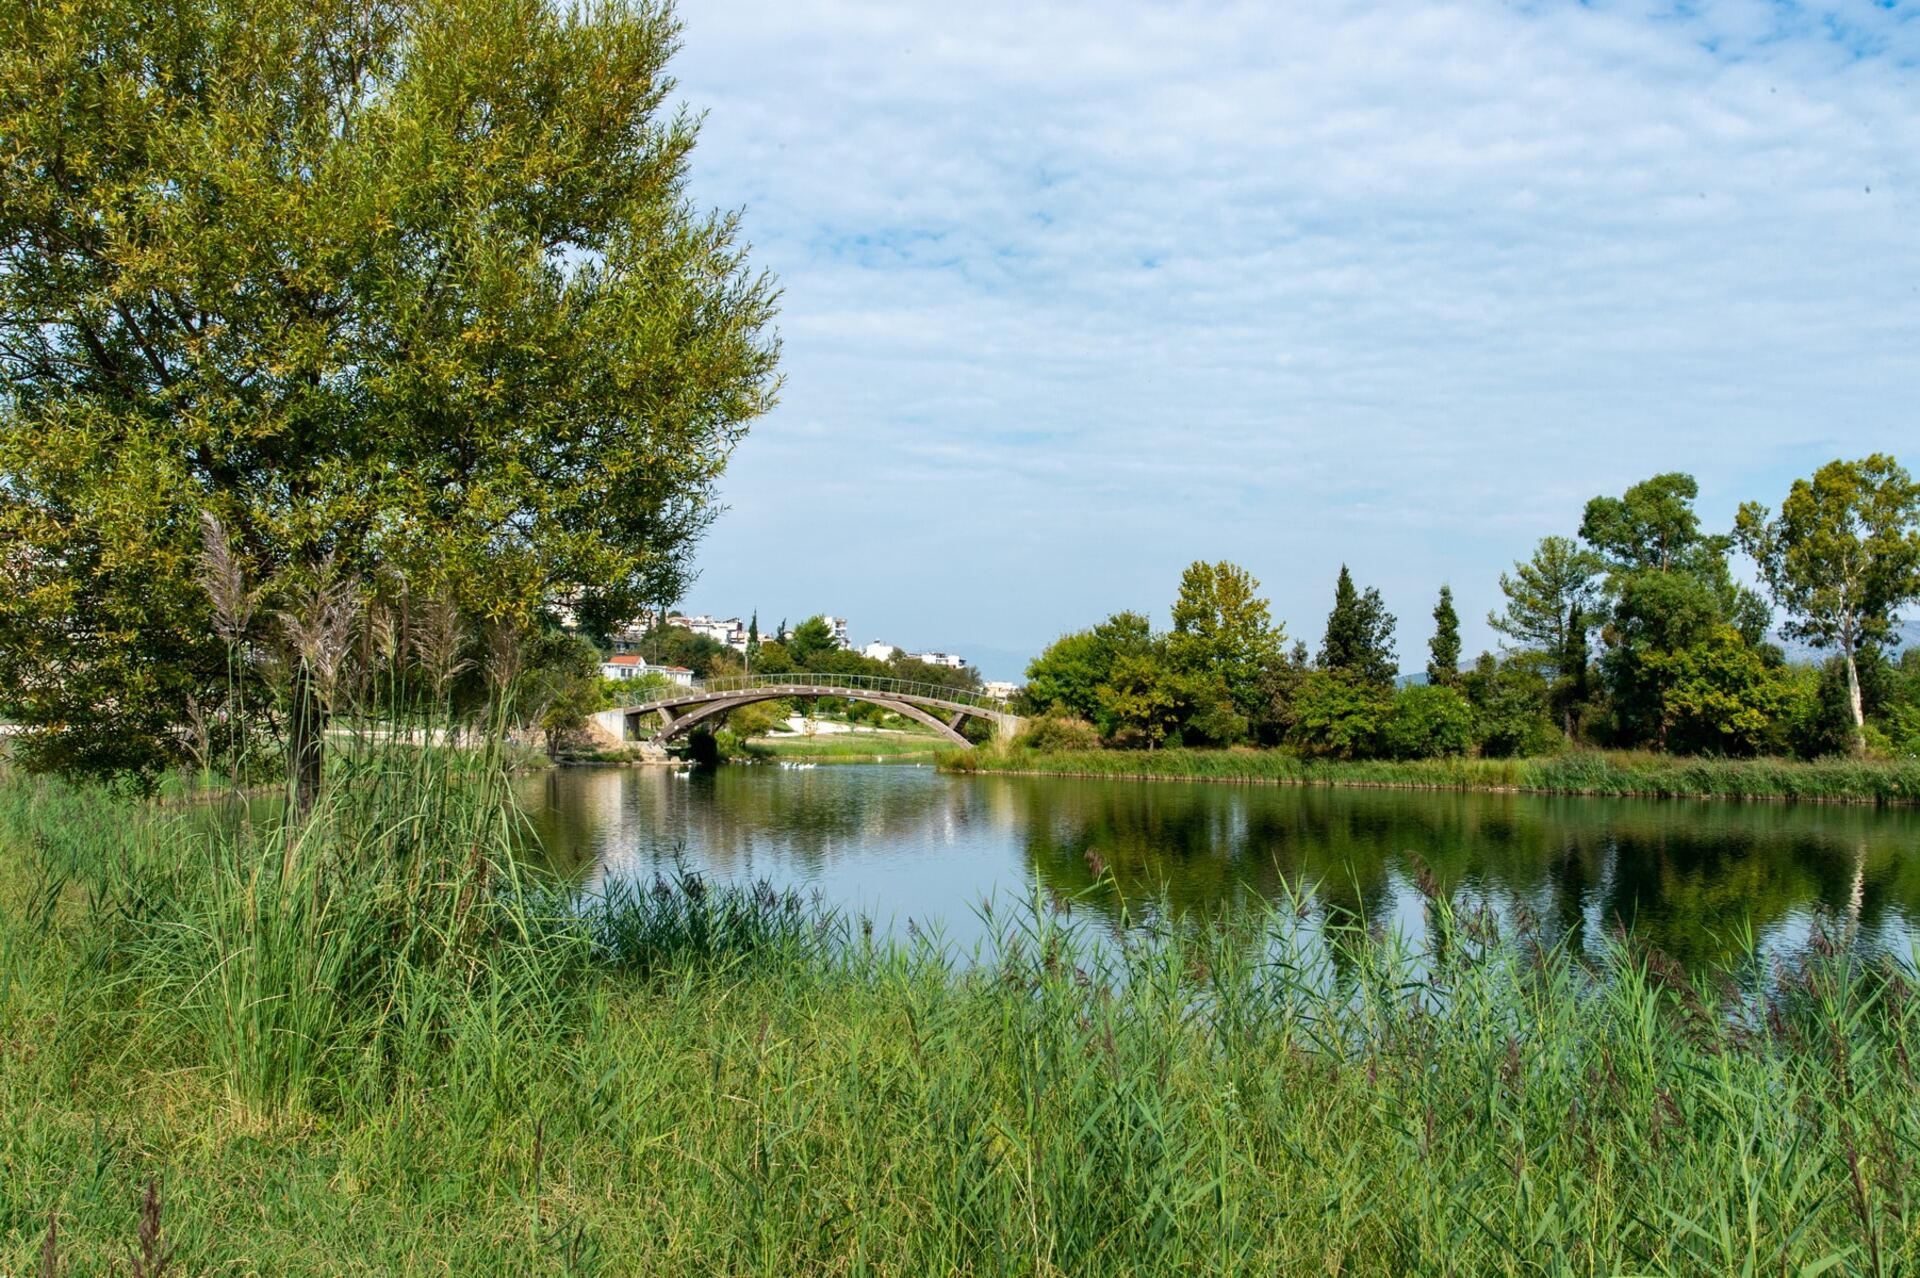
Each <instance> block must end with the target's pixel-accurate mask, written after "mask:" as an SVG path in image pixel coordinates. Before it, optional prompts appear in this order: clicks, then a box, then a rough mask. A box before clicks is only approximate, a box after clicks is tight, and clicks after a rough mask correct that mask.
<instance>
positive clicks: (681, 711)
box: [594, 674, 1022, 746]
mask: <svg viewBox="0 0 1920 1278" xmlns="http://www.w3.org/2000/svg"><path fill="white" fill-rule="evenodd" d="M817 697H841V698H844V699H845V700H847V701H865V702H867V703H868V704H870V705H876V706H882V707H884V708H886V709H888V710H891V711H893V712H894V713H895V714H897V715H901V716H902V717H904V718H908V719H912V720H914V721H915V722H918V723H924V724H926V725H927V726H928V727H929V728H932V729H933V730H934V731H935V732H936V733H938V734H940V735H941V736H942V737H945V738H946V739H947V740H948V741H951V742H952V743H953V744H955V745H962V746H970V745H972V744H973V743H972V742H971V741H969V740H967V739H966V737H964V736H962V735H961V734H960V725H961V724H962V723H964V722H965V721H966V720H967V719H970V718H972V719H985V720H986V721H988V722H989V723H991V724H992V725H993V728H994V733H995V734H996V735H998V736H1012V735H1013V734H1014V733H1015V732H1018V731H1019V730H1020V725H1021V722H1022V720H1021V719H1020V717H1019V716H1018V715H1016V714H1014V713H1013V712H1012V711H1011V710H1009V709H1008V708H1007V703H1006V702H1005V701H1002V700H1000V699H998V698H996V697H989V696H985V695H982V694H981V693H977V692H968V691H966V690H965V689H963V688H949V687H947V686H945V685H944V684H938V683H922V682H920V681H918V680H913V679H888V678H885V677H881V676H876V675H840V674H773V675H736V676H733V677H731V678H723V679H709V680H707V681H706V682H704V683H696V684H694V685H692V686H690V687H684V688H675V689H673V690H672V692H670V693H667V694H665V695H662V696H659V697H656V698H654V699H653V700H651V701H647V702H645V703H643V704H641V705H634V706H622V707H620V708H619V709H616V710H605V711H602V712H601V713H600V714H598V715H595V716H594V718H595V719H597V720H599V721H600V723H601V725H602V726H603V727H606V728H608V729H609V730H611V731H614V732H615V734H616V735H618V736H619V737H621V738H622V739H624V740H628V741H635V740H645V741H651V742H652V743H653V744H655V745H665V744H666V743H667V742H669V741H672V740H673V739H674V738H676V737H679V736H682V735H684V734H685V733H686V732H687V731H688V730H690V729H692V728H696V727H698V726H700V725H701V724H702V723H705V722H706V721H707V720H709V719H714V718H717V717H720V716H722V715H725V714H727V713H728V712H729V711H733V710H738V709H739V708H740V707H741V706H750V705H752V704H753V703H755V702H756V701H784V700H787V699H790V698H793V699H803V700H812V699H814V698H817Z"/></svg>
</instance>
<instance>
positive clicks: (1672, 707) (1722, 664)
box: [1649, 623, 1792, 754]
mask: <svg viewBox="0 0 1920 1278" xmlns="http://www.w3.org/2000/svg"><path fill="white" fill-rule="evenodd" d="M1649 661H1650V662H1651V663H1652V664H1653V665H1655V666H1656V667H1657V668H1659V670H1660V672H1661V673H1662V675H1663V676H1664V677H1663V678H1662V679H1661V686H1662V688H1663V694H1662V698H1661V705H1660V713H1661V729H1662V730H1661V739H1662V740H1663V741H1668V742H1671V743H1672V744H1673V745H1674V746H1675V747H1676V748H1679V749H1681V750H1691V751H1709V752H1712V753H1715V754H1757V753H1759V752H1760V751H1762V750H1765V749H1768V748H1769V747H1776V746H1778V745H1780V744H1783V736H1784V732H1783V729H1784V726H1785V725H1784V722H1783V718H1784V716H1783V715H1782V714H1781V711H1782V709H1783V708H1784V707H1785V705H1786V704H1787V700H1788V697H1789V696H1790V694H1791V691H1792V689H1791V685H1790V683H1789V681H1788V679H1787V677H1786V675H1785V673H1784V670H1783V668H1781V667H1778V666H1770V665H1769V664H1768V663H1767V662H1766V661H1765V660H1763V659H1762V657H1761V656H1760V654H1759V653H1757V652H1755V651H1754V649H1753V647H1752V645H1750V644H1748V643H1747V642H1746V640H1745V639H1743V638H1742V637H1741V635H1740V632H1739V631H1737V630H1735V629H1734V628H1733V627H1732V626H1730V625H1727V624H1725V623H1721V624H1719V625H1716V626H1715V627H1714V628H1713V630H1712V631H1711V633H1709V634H1708V635H1707V636H1706V637H1705V638H1704V639H1702V640H1701V641H1700V642H1698V643H1694V644H1691V645H1689V646H1687V647H1685V648H1681V649H1678V650H1675V651H1672V652H1656V653H1653V654H1650V657H1649Z"/></svg>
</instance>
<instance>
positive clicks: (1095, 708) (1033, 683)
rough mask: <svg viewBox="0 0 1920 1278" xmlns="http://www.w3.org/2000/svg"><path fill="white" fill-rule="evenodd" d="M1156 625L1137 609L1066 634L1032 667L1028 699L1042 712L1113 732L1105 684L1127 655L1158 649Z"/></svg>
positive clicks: (1142, 653)
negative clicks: (1103, 688)
mask: <svg viewBox="0 0 1920 1278" xmlns="http://www.w3.org/2000/svg"><path fill="white" fill-rule="evenodd" d="M1154 646H1155V643H1154V636H1153V626H1152V623H1150V622H1149V621H1148V620H1147V618H1146V617H1145V616H1143V615H1142V614H1140V613H1137V612H1116V613H1114V614H1113V615H1112V616H1111V617H1108V618H1107V619H1106V620H1105V621H1103V622H1101V623H1100V624H1099V625H1097V626H1095V627H1093V628H1092V629H1091V630H1078V631H1075V632H1074V633H1072V634H1069V635H1062V636H1061V637H1060V638H1058V639H1056V640H1054V641H1053V642H1052V643H1050V644H1048V645H1047V649H1046V651H1045V652H1042V653H1041V654H1040V655H1039V656H1037V657H1035V658H1034V659H1033V661H1032V662H1031V663H1029V664H1028V666H1027V699H1028V701H1029V702H1031V703H1032V705H1033V707H1034V708H1035V709H1036V710H1039V711H1042V712H1047V711H1055V712H1058V713H1062V714H1068V715H1072V716H1073V717H1075V718H1079V719H1085V720H1087V721H1088V722H1089V723H1098V724H1100V725H1101V727H1102V729H1103V730H1106V731H1111V730H1112V726H1113V725H1112V722H1111V716H1110V715H1109V714H1108V713H1107V711H1106V707H1105V705H1104V704H1103V701H1102V696H1101V691H1100V690H1101V688H1102V687H1103V686H1105V685H1109V684H1111V682H1112V680H1113V677H1114V666H1115V664H1116V663H1117V662H1119V660H1120V659H1121V658H1122V657H1135V656H1138V657H1144V656H1146V655H1148V654H1149V653H1151V652H1152V651H1153V649H1154Z"/></svg>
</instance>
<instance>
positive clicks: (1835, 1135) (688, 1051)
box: [0, 750, 1920, 1275]
mask: <svg viewBox="0 0 1920 1278" xmlns="http://www.w3.org/2000/svg"><path fill="white" fill-rule="evenodd" d="M356 766H364V767H365V768H366V769H367V773H366V775H364V776H362V777H358V778H356V784H355V786H353V787H351V792H350V793H348V792H344V791H343V790H342V789H335V790H333V791H330V792H329V795H328V796H327V797H325V798H323V801H322V802H321V803H320V804H319V805H317V806H316V808H315V809H314V812H313V814H312V816H311V817H310V818H309V819H308V821H307V822H306V823H305V824H303V825H301V826H299V827H297V828H296V827H293V826H284V825H283V826H275V825H272V824H270V823H269V824H267V825H266V826H265V827H264V828H258V827H256V828H255V829H253V830H252V831H250V832H247V831H241V830H239V829H237V828H235V827H222V828H216V829H211V830H210V829H209V828H208V826H207V824H206V823H205V822H204V821H203V820H200V819H198V818H197V817H196V816H195V815H194V814H191V813H189V814H186V815H161V814H158V813H156V811H155V810H154V809H151V808H136V807H133V806H131V805H127V804H121V803H118V802H114V803H108V802H105V801H103V800H101V799H100V798H99V797H98V796H96V795H94V794H91V793H85V792H78V791H73V790H69V789H65V788H63V787H59V786H55V785H51V784H48V783H37V782H24V781H18V780H9V781H6V782H5V783H4V784H0V848H3V849H4V859H0V867H4V869H0V887H3V888H4V891H0V909H3V910H4V915H3V916H0V917H4V921H5V926H6V931H5V933H4V943H3V944H0V1029H4V1031H5V1037H4V1039H0V1113H4V1114H5V1115H6V1116H7V1120H8V1121H6V1122H4V1123H0V1169H4V1175H5V1177H6V1179H5V1180H4V1182H0V1271H9V1272H32V1271H33V1270H32V1266H33V1265H34V1264H35V1263H36V1262H37V1259H38V1257H39V1256H40V1255H41V1254H42V1248H43V1247H44V1246H45V1240H46V1237H47V1229H48V1221H49V1220H50V1219H53V1218H56V1213H57V1220H58V1238H57V1245H58V1248H59V1251H60V1253H61V1255H62V1256H63V1257H65V1258H66V1260H65V1263H68V1264H70V1265H71V1267H72V1272H76V1273H77V1272H92V1271H95V1270H103V1269H104V1268H105V1267H106V1265H107V1264H108V1263H109V1262H111V1261H114V1260H116V1259H118V1258H120V1257H123V1256H124V1247H125V1241H126V1239H128V1238H129V1237H132V1236H133V1235H134V1232H135V1230H136V1228H137V1226H138V1223H139V1221H140V1219H141V1211H142V1206H141V1203H142V1197H141V1195H142V1188H143V1187H144V1186H146V1185H148V1184H149V1183H151V1182H153V1181H156V1180H157V1181H158V1182H160V1183H162V1184H164V1185H165V1187H166V1235H167V1244H168V1246H169V1247H171V1248H172V1249H173V1251H172V1257H173V1259H172V1261H171V1264H172V1268H171V1269H170V1270H169V1272H171V1273H181V1274H193V1273H209V1272H226V1271H241V1272H272V1273H276V1274H323V1273H326V1274H331V1273H341V1272H358V1273H418V1274H426V1273H436V1274H437V1273H448V1272H454V1273H494V1272H503V1271H509V1270H511V1271H513V1272H521V1273H527V1274H564V1273H608V1274H613V1273H630V1272H657V1273H764V1274H809V1273H818V1274H828V1273H831V1274H842V1273H874V1274H920V1273H983V1274H984V1273H992V1274H1006V1273H1013V1274H1042V1275H1054V1274H1062V1275H1064V1274H1086V1273H1097V1274H1109V1273H1112V1274H1141V1275H1147V1274H1175V1273H1180V1274H1191V1273H1208V1274H1213V1273H1221V1274H1272V1273H1299V1272H1331V1273H1356V1274H1361V1273H1364V1274H1375V1273H1436V1274H1438V1273H1458V1274H1507V1273H1513V1274H1518V1273H1528V1274H1536V1273H1547V1274H1592V1273H1661V1274H1703V1273H1713V1274H1719V1273H1752V1274H1759V1273H1767V1274H1777V1273H1789V1274H1814V1273H1831V1274H1893V1273H1902V1272H1912V1271H1913V1269H1914V1267H1915V1266H1916V1265H1920V1214H1917V1210H1916V1199H1915V1195H1916V1191H1917V1190H1920V1181H1916V1179H1915V1175H1914V1173H1915V1170H1916V1168H1920V1081H1917V1080H1916V1078H1915V1073H1914V1068H1915V1064H1914V1059H1913V1057H1914V1053H1915V1052H1920V999H1916V997H1915V988H1914V985H1913V979H1912V969H1911V967H1901V966H1889V965H1885V964H1880V965H1874V966H1869V965H1866V964H1865V963H1864V962H1863V961H1862V960H1860V959H1859V958H1857V957H1855V955H1854V952H1853V951H1852V950H1851V949H1850V948H1849V947H1848V946H1847V945H1846V944H1845V940H1846V938H1844V937H1840V936H1837V935H1834V934H1832V933H1830V932H1828V931H1824V930H1820V929H1819V928H1816V930H1815V931H1814V933H1813V935H1812V937H1811V940H1810V942H1809V944H1808V946H1807V948H1806V952H1805V955H1804V957H1803V958H1801V959H1797V960H1795V961H1793V962H1790V963H1786V964H1784V965H1778V966H1769V965H1767V964H1764V963H1762V962H1761V961H1760V960H1759V959H1757V958H1752V959H1749V960H1748V961H1747V962H1745V963H1744V964H1743V965H1741V966H1739V967H1737V968H1734V969H1731V970H1728V971H1725V972H1711V973H1693V974H1689V973H1686V972H1683V971H1681V970H1680V969H1679V968H1678V967H1677V966H1676V965H1675V964H1673V962H1672V961H1671V960H1669V959H1667V958H1665V957H1664V956H1663V955H1661V954H1659V953H1658V952H1656V951H1651V950H1648V949H1646V948H1645V947H1644V946H1642V945H1640V944H1639V943H1638V942H1636V941H1635V940H1634V939H1633V938H1631V937H1627V936H1616V937H1613V938H1609V939H1607V940H1605V941H1604V942H1603V943H1602V944H1600V945H1599V946H1598V947H1597V949H1594V950H1593V951H1592V953H1591V954H1588V955H1577V954H1573V953H1569V952H1568V951H1566V950H1565V949H1564V948H1562V947H1561V946H1560V945H1558V944H1556V943H1555V942H1553V941H1552V940H1550V939H1548V938H1547V937H1546V936H1545V935H1544V934H1542V933H1541V932H1540V931H1539V929H1537V928H1536V927H1535V926H1534V925H1533V923H1532V922H1531V921H1530V919H1529V918H1528V917H1527V914H1526V911H1525V910H1524V909H1516V910H1514V911H1512V912H1511V913H1509V914H1508V915H1507V916H1505V917H1503V918H1496V917H1494V916H1493V915H1491V914H1490V913H1488V912H1486V911H1484V910H1481V909H1477V908H1476V909H1468V908H1466V907H1464V906H1463V907H1456V906H1455V905H1454V903H1452V902H1450V901H1449V900H1447V899H1445V898H1444V897H1443V896H1441V895H1440V894H1439V893H1438V891H1437V889H1435V887H1434V886H1433V884H1432V882H1431V881H1430V880H1423V883H1424V884H1425V890H1426V892H1427V894H1428V895H1427V902H1426V909H1427V918H1426V921H1425V926H1424V928H1423V930H1422V932H1421V937H1422V938H1423V939H1421V940H1420V941H1419V942H1417V943H1416V942H1415V941H1413V940H1411V939H1409V938H1406V937H1403V936H1400V935H1398V934H1396V933H1394V932H1391V931H1382V930H1381V929H1380V928H1379V927H1378V926H1377V925H1375V924H1373V923H1371V922H1370V921H1369V920H1366V919H1362V918H1356V917H1353V916H1351V915H1347V914H1341V913H1329V912H1328V910H1327V909H1326V908H1325V907H1323V906H1321V905H1318V904H1317V903H1316V901H1315V899H1314V898H1313V897H1312V896H1311V895H1309V894H1306V893H1302V894H1301V895H1299V896H1297V897H1294V898H1292V899H1289V900H1285V901H1282V902H1280V903H1278V904H1276V905H1275V906H1274V907H1273V908H1272V909H1271V910H1270V911H1269V912H1268V913H1266V914H1264V915H1260V916H1258V917H1251V918H1242V919H1239V920H1237V921H1234V922H1230V923H1218V924H1206V925H1201V924H1188V923H1178V922H1174V921H1172V920H1171V919H1169V918H1166V917H1164V916H1163V914H1162V912H1161V911H1160V910H1158V908H1157V907H1156V906H1155V904H1154V903H1153V902H1151V901H1141V902H1134V903H1132V904H1133V906H1134V909H1133V911H1132V915H1131V917H1132V921H1133V923H1134V926H1133V927H1132V929H1131V930H1128V931H1125V932H1122V933H1117V934H1116V933H1109V932H1099V931H1095V930H1092V929H1094V928H1096V927H1098V926H1100V925H1099V924H1097V923H1095V922H1093V921H1091V920H1092V917H1093V916H1092V914H1091V912H1084V913H1083V912H1080V911H1076V910H1075V908H1074V903H1073V902H1072V901H1064V900H1063V901H1057V902H1052V903H1044V902H1041V901H1039V900H1035V901H1034V902H1031V903H1015V904H1014V906H1013V907H1012V908H1009V906H1008V904H1007V903H1005V902H1002V903H1000V905H998V906H997V907H995V908H994V909H993V910H991V911H989V915H988V919H989V922H990V923H992V925H993V929H992V930H993V931H994V932H995V933H996V934H997V937H998V940H997V941H996V942H995V943H993V944H991V945H988V946H985V947H984V948H982V949H981V950H979V951H978V952H974V953H968V954H958V953H954V952H951V950H950V949H948V948H944V947H942V945H941V944H940V943H939V941H938V939H937V938H919V939H909V940H905V941H900V942H890V941H885V940H881V939H876V938H874V937H873V936H871V935H869V934H868V932H867V930H866V929H865V928H863V927H861V926H860V925H859V924H858V923H857V921H855V920H850V919H846V918H842V917H837V916H834V915H831V914H824V913H822V912H820V911H819V910H818V909H817V908H816V907H813V906H810V905H808V904H807V903H805V902H803V901H799V900H796V899H794V898H792V897H790V896H784V895H781V894H777V893H773V892H771V891H768V890H765V889H752V888H744V887H729V886H720V885H710V884H705V883H702V882H700V881H698V880H693V879H681V880H660V881H656V882H652V883H647V884H642V885H633V886H622V885H618V884H615V885H610V886H609V887H607V888H606V889H604V890H602V891H598V892H596V893H593V894H590V895H588V896H586V897H579V896H576V895H575V894H574V893H572V892H569V891H567V890H565V889H564V888H563V887H562V886H561V885H553V884H540V883H525V882H521V881H520V880H519V879H518V878H517V877H515V876H514V874H513V872H512V870H511V862H510V857H509V853H510V851H511V834H512V827H511V820H512V817H511V814H510V810H509V809H507V808H506V807H505V805H504V803H503V802H501V801H500V800H499V797H498V792H497V787H496V786H495V783H494V782H493V781H492V780H490V779H489V777H488V774H487V772H486V769H484V768H482V767H479V766H478V764H477V763H476V762H475V761H473V760H471V759H462V758H461V757H459V756H455V755H451V754H448V755H443V756H440V758H439V759H438V761H435V760H433V759H431V758H429V756H428V755H427V754H426V753H424V752H421V751H418V750H415V751H411V752H406V751H398V750H396V751H391V752H382V753H378V754H376V755H373V756H369V757H366V758H364V759H359V760H357V762H356ZM242 854H243V855H242ZM236 855H239V856H240V859H239V860H235V857H236ZM476 867H485V868H484V869H479V868H476ZM1595 955H1597V957H1595Z"/></svg>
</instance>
